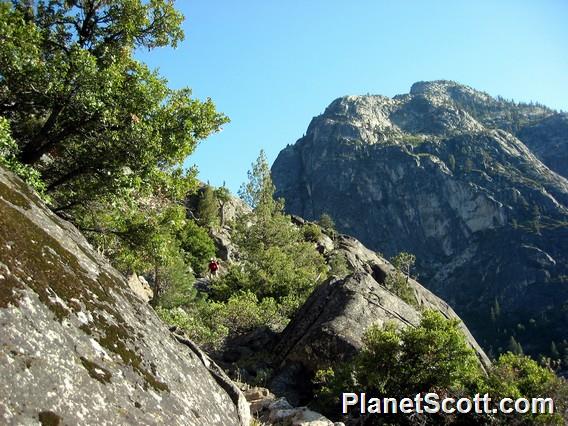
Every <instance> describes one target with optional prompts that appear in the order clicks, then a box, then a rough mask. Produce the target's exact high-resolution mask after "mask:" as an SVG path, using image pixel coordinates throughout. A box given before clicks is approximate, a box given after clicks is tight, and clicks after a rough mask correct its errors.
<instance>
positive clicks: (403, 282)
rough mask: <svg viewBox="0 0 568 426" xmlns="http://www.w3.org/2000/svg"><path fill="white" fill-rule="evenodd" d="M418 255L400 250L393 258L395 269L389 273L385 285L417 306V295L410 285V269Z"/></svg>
mask: <svg viewBox="0 0 568 426" xmlns="http://www.w3.org/2000/svg"><path fill="white" fill-rule="evenodd" d="M415 261H416V257H415V256H414V255H413V254H410V253H406V252H400V253H399V254H397V255H396V256H395V257H393V258H392V259H391V262H392V264H393V266H394V267H395V271H394V272H391V273H390V274H388V275H387V277H386V279H385V287H386V288H387V289H389V290H390V291H391V292H393V293H394V294H396V295H397V296H398V297H400V298H401V299H402V300H404V301H405V302H406V303H408V304H410V305H413V306H416V305H417V302H416V296H415V295H414V290H413V288H412V287H411V286H410V283H409V279H410V271H411V269H412V266H413V265H414V262H415Z"/></svg>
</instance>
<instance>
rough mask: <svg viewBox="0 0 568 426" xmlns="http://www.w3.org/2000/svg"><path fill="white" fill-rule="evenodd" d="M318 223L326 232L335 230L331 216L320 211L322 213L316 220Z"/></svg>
mask: <svg viewBox="0 0 568 426" xmlns="http://www.w3.org/2000/svg"><path fill="white" fill-rule="evenodd" d="M318 225H319V226H321V227H322V228H323V229H325V230H326V231H328V232H333V231H335V222H334V221H333V219H332V218H331V216H330V215H328V214H327V213H322V215H321V216H320V218H319V220H318Z"/></svg>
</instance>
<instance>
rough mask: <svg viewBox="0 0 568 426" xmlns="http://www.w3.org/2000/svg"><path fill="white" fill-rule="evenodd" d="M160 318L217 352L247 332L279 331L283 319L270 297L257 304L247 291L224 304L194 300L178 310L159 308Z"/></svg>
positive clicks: (252, 295) (253, 296) (232, 297)
mask: <svg viewBox="0 0 568 426" xmlns="http://www.w3.org/2000/svg"><path fill="white" fill-rule="evenodd" d="M157 311H158V314H159V315H160V317H161V318H162V319H163V320H164V321H165V322H167V323H168V324H170V325H175V326H177V327H179V328H181V329H183V330H184V331H185V332H186V333H187V335H188V337H189V338H191V339H192V340H194V341H195V342H197V343H198V344H199V345H202V346H204V347H206V348H209V349H218V348H220V347H221V346H222V345H223V342H224V341H225V339H226V338H227V337H228V336H235V335H239V334H243V333H247V332H250V331H252V330H254V329H255V328H257V327H260V326H265V325H266V326H269V327H271V328H273V329H282V328H283V327H284V326H285V325H286V322H287V319H286V318H285V317H284V316H283V315H282V314H281V313H280V312H279V308H278V306H277V304H276V302H275V301H274V299H271V298H265V299H263V300H262V301H260V302H259V301H258V299H257V297H256V296H255V295H254V294H253V293H251V292H240V293H237V294H234V295H232V296H231V297H230V298H229V299H228V300H227V302H216V301H213V300H207V299H198V300H195V302H194V303H192V304H191V305H185V306H183V308H182V307H180V306H177V307H159V308H158V309H157Z"/></svg>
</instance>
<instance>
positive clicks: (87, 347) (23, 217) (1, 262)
mask: <svg viewBox="0 0 568 426" xmlns="http://www.w3.org/2000/svg"><path fill="white" fill-rule="evenodd" d="M0 330H1V332H0V377H1V378H2V379H1V380H0V423H2V424H38V423H41V424H49V425H52V424H53V425H56V424H97V425H116V424H148V425H152V424H171V425H227V426H234V425H248V424H249V420H250V412H249V409H248V405H247V404H246V401H245V400H244V396H243V395H242V393H241V392H240V391H238V389H236V388H235V387H234V385H233V384H232V383H231V382H230V380H229V379H228V378H227V377H226V376H225V375H224V374H223V372H222V371H220V369H219V368H218V367H216V366H215V364H214V363H213V362H212V361H211V360H210V359H209V358H208V357H207V356H206V355H205V354H203V353H202V352H201V351H200V350H199V348H197V347H196V346H195V345H192V344H191V342H185V341H184V342H182V343H180V342H179V341H178V340H177V339H176V338H175V337H174V336H173V335H171V334H170V332H169V331H168V329H167V327H166V326H165V325H164V324H163V323H162V322H161V321H160V320H159V319H158V317H157V316H156V314H155V313H154V312H153V310H152V308H151V307H149V306H148V305H147V304H146V303H144V302H143V301H142V300H141V299H140V298H139V297H137V296H135V295H134V293H133V292H132V290H131V289H130V288H129V286H128V283H127V282H126V280H125V279H124V278H123V277H122V276H121V275H120V274H119V273H118V272H117V271H116V270H114V269H113V268H112V267H111V266H110V265H109V264H108V263H107V261H106V260H104V259H102V258H101V257H100V256H99V255H98V254H97V253H96V252H95V251H94V250H93V249H92V247H91V246H90V245H89V244H88V243H87V241H86V240H85V239H84V238H83V236H82V235H81V234H80V233H79V232H78V231H77V230H76V229H75V228H74V227H73V226H72V225H70V224H69V223H67V222H65V221H63V220H61V219H59V218H58V217H57V216H55V215H54V214H52V213H51V212H50V211H49V209H47V208H46V207H45V206H44V205H43V203H42V202H41V201H40V200H39V198H38V197H37V196H35V195H34V194H33V193H32V192H31V191H30V189H29V188H28V187H27V186H26V185H25V184H24V183H23V182H22V181H21V180H19V179H18V178H16V177H15V176H14V175H13V174H11V173H9V172H7V171H5V170H4V169H2V168H0Z"/></svg>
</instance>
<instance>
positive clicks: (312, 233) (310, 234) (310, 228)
mask: <svg viewBox="0 0 568 426" xmlns="http://www.w3.org/2000/svg"><path fill="white" fill-rule="evenodd" d="M302 234H303V235H304V239H305V240H306V241H311V242H314V243H315V242H318V241H319V239H320V238H321V237H322V235H323V233H322V232H321V228H320V227H319V226H317V225H316V224H314V223H308V224H306V225H304V226H302Z"/></svg>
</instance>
